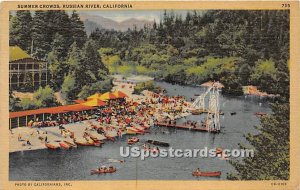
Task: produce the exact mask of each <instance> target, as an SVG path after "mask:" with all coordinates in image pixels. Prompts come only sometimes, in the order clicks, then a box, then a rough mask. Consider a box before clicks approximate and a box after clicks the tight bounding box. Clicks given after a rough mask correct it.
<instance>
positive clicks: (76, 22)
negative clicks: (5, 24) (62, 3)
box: [9, 11, 112, 109]
mask: <svg viewBox="0 0 300 190" xmlns="http://www.w3.org/2000/svg"><path fill="white" fill-rule="evenodd" d="M9 37H10V40H9V43H10V45H11V46H13V45H18V46H20V47H21V48H22V49H23V50H25V51H26V52H27V53H29V54H32V56H33V57H34V58H37V59H42V60H46V61H47V62H48V68H49V75H50V77H49V78H50V82H49V86H48V87H50V88H51V89H52V90H53V91H54V92H57V91H60V92H61V94H62V96H63V97H64V99H66V100H67V101H68V102H69V103H70V102H71V101H72V100H75V99H78V98H86V97H87V96H88V95H90V94H92V93H95V92H97V91H102V92H104V91H107V90H110V89H111V87H112V79H111V78H110V77H108V69H107V68H106V66H105V65H104V64H103V63H102V61H101V57H100V55H99V53H98V50H97V46H96V44H95V42H94V41H93V40H90V39H89V38H88V37H87V35H86V32H85V30H84V24H83V22H82V21H81V20H80V17H79V15H78V13H77V12H76V11H73V12H72V13H71V14H70V15H68V14H67V13H66V12H65V11H35V12H34V14H33V13H32V12H30V11H16V14H15V15H10V35H9ZM48 87H45V88H42V87H41V88H40V89H39V90H44V91H46V90H49V89H48ZM28 90H30V89H28ZM52 94H53V93H52ZM41 99H43V97H41ZM51 99H53V100H54V98H51ZM21 101H23V102H21V103H20V105H21V106H19V109H22V108H25V109H26V108H27V109H28V108H38V107H43V106H45V107H47V106H51V105H53V103H46V104H35V103H34V101H32V102H30V101H28V100H26V99H24V100H21ZM24 102H25V103H24ZM26 102H27V103H28V104H29V103H30V104H32V105H28V104H27V103H26ZM22 105H23V106H22Z"/></svg>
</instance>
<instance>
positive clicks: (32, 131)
mask: <svg viewBox="0 0 300 190" xmlns="http://www.w3.org/2000/svg"><path fill="white" fill-rule="evenodd" d="M114 78H115V80H114V87H113V89H112V91H115V90H120V91H122V92H124V93H125V94H127V95H128V96H129V98H127V99H128V101H134V102H137V103H139V104H143V103H144V104H145V102H148V101H149V99H151V97H152V96H153V93H152V92H150V91H147V90H144V91H143V92H142V95H137V94H133V90H134V85H135V84H133V83H132V82H131V83H128V82H127V81H136V82H143V81H147V80H153V79H152V78H150V77H144V76H132V77H128V78H127V81H122V80H121V79H122V76H120V75H117V76H114ZM185 105H187V106H182V107H181V109H182V111H181V113H180V114H176V115H175V114H172V113H168V111H167V110H166V109H178V108H176V107H172V106H170V107H164V108H162V105H161V104H158V103H156V104H149V103H148V105H147V107H149V109H152V110H154V111H153V117H148V116H146V117H147V119H148V120H149V121H148V124H149V125H150V126H152V125H153V119H156V120H161V119H163V118H165V117H166V116H167V117H168V118H170V119H172V120H174V119H178V118H181V117H184V116H187V115H190V112H189V106H190V103H189V102H185ZM91 124H93V125H95V126H99V122H97V121H96V120H95V119H89V120H85V121H82V122H76V123H70V124H66V125H64V128H65V129H66V130H70V131H72V132H73V133H74V136H75V137H76V139H82V134H83V133H84V132H85V131H86V129H87V128H88V129H89V133H91V135H93V136H95V137H97V138H98V139H99V140H105V139H106V137H105V136H104V135H102V134H98V133H97V132H96V131H93V130H91V129H90V128H89V126H90V125H91ZM110 126H111V127H112V128H113V129H112V130H111V131H107V134H109V136H111V137H116V136H117V130H118V129H119V127H120V126H118V123H117V122H116V121H115V120H112V123H111V124H110ZM122 135H126V131H125V132H122ZM46 137H47V141H48V142H51V144H54V145H57V146H59V142H63V141H69V142H73V139H71V138H70V136H69V135H68V134H65V135H64V134H61V130H60V129H59V127H58V126H55V127H41V128H31V127H19V128H14V129H12V131H11V134H10V152H16V151H26V150H36V149H45V148H46V146H45V138H46ZM19 138H20V139H19ZM27 140H28V141H29V142H30V144H31V145H28V144H27Z"/></svg>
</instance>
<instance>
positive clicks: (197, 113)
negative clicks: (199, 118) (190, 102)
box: [191, 109, 207, 115]
mask: <svg viewBox="0 0 300 190" xmlns="http://www.w3.org/2000/svg"><path fill="white" fill-rule="evenodd" d="M191 113H192V115H200V114H202V113H207V110H202V109H196V110H192V111H191Z"/></svg>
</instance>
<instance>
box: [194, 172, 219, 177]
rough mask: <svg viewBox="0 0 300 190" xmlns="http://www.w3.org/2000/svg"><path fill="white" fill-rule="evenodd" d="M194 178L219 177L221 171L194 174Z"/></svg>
mask: <svg viewBox="0 0 300 190" xmlns="http://www.w3.org/2000/svg"><path fill="white" fill-rule="evenodd" d="M192 175H193V176H203V177H219V176H220V175H221V172H220V171H217V172H196V171H195V172H193V173H192Z"/></svg>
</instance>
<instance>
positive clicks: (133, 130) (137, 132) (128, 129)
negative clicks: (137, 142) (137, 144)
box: [126, 127, 145, 135]
mask: <svg viewBox="0 0 300 190" xmlns="http://www.w3.org/2000/svg"><path fill="white" fill-rule="evenodd" d="M126 131H127V134H142V135H143V134H145V132H144V131H138V130H136V129H134V128H132V127H127V128H126Z"/></svg>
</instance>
